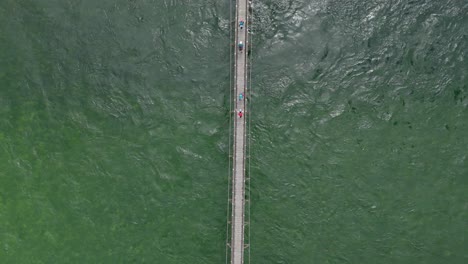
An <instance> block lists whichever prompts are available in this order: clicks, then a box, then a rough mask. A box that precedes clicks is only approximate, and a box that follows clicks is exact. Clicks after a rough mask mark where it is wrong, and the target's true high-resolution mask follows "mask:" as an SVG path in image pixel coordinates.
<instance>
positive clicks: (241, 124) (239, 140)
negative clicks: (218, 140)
mask: <svg viewBox="0 0 468 264" xmlns="http://www.w3.org/2000/svg"><path fill="white" fill-rule="evenodd" d="M241 20H242V21H244V27H243V29H240V27H239V22H240V21H241ZM248 21H249V20H248V0H236V30H235V40H236V43H235V49H234V87H233V88H234V95H235V96H234V106H235V107H234V109H235V111H236V113H235V116H234V143H233V144H234V146H233V168H232V169H233V171H232V173H233V177H232V196H231V201H232V213H231V228H232V230H231V243H230V246H231V264H242V263H244V248H245V243H244V241H245V238H244V229H245V228H244V223H245V168H246V166H245V164H246V124H247V122H246V119H247V118H246V116H245V115H248V114H249V113H248V109H247V100H246V99H247V98H246V95H247V93H246V92H247V53H248V48H249V45H248V31H247V29H248V27H249V24H248ZM241 41H242V43H243V45H244V47H243V50H242V51H240V50H239V43H240V42H241ZM241 94H242V97H243V98H242V99H241V98H240V97H239V95H241ZM241 110H242V114H243V116H242V117H239V111H241Z"/></svg>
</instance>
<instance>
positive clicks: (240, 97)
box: [239, 93, 244, 101]
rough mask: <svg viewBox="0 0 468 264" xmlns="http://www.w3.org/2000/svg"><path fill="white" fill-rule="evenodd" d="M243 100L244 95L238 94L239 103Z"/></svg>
mask: <svg viewBox="0 0 468 264" xmlns="http://www.w3.org/2000/svg"><path fill="white" fill-rule="evenodd" d="M243 98H244V94H243V93H240V94H239V101H242V99H243Z"/></svg>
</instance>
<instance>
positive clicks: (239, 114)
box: [237, 109, 242, 118]
mask: <svg viewBox="0 0 468 264" xmlns="http://www.w3.org/2000/svg"><path fill="white" fill-rule="evenodd" d="M237 115H238V116H239V118H242V109H240V110H239V113H238V114H237Z"/></svg>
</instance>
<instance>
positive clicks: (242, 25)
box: [239, 20, 244, 29]
mask: <svg viewBox="0 0 468 264" xmlns="http://www.w3.org/2000/svg"><path fill="white" fill-rule="evenodd" d="M239 27H240V29H243V28H244V20H241V21H240V22H239Z"/></svg>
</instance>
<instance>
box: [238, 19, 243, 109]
mask: <svg viewBox="0 0 468 264" xmlns="http://www.w3.org/2000/svg"><path fill="white" fill-rule="evenodd" d="M239 28H240V29H241V30H242V29H244V20H242V19H241V21H240V22H239ZM243 49H244V43H242V41H239V51H240V52H242V50H243ZM243 99H244V94H243V93H240V94H239V101H242V100H243ZM237 115H238V116H239V118H242V116H243V115H244V113H243V112H242V109H239V112H238V113H237Z"/></svg>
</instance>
